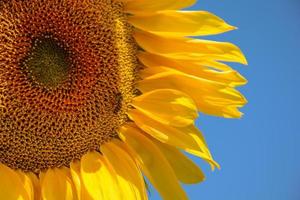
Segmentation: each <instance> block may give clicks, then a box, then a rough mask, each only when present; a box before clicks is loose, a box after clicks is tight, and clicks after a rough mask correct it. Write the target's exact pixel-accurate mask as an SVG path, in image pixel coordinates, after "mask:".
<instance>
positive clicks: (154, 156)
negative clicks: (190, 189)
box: [119, 125, 187, 200]
mask: <svg viewBox="0 0 300 200" xmlns="http://www.w3.org/2000/svg"><path fill="white" fill-rule="evenodd" d="M119 134H120V137H121V139H122V140H123V141H124V142H125V143H126V144H127V145H128V148H130V149H131V153H132V156H133V157H134V158H135V159H136V160H137V162H138V164H139V166H140V167H141V168H142V170H143V172H144V173H145V175H146V176H147V177H148V179H149V180H150V182H151V183H152V184H153V185H154V187H155V188H156V189H157V190H158V191H159V193H160V194H161V196H162V198H163V199H164V200H174V199H181V200H184V199H187V196H186V194H185V192H184V191H183V189H182V188H181V186H180V184H179V183H178V181H177V177H176V175H175V173H174V171H173V170H172V168H171V166H170V164H169V163H168V161H167V159H166V158H165V157H164V155H163V154H162V153H161V152H160V150H159V148H158V147H156V145H155V144H154V143H153V142H152V141H151V140H150V139H149V138H147V137H146V136H144V135H143V133H142V132H141V131H139V130H138V129H137V128H133V127H132V126H128V125H127V126H123V127H121V129H120V131H119Z"/></svg>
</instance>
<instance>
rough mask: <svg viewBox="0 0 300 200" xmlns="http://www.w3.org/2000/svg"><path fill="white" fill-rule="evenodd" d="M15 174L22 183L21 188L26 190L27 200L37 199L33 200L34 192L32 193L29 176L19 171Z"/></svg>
mask: <svg viewBox="0 0 300 200" xmlns="http://www.w3.org/2000/svg"><path fill="white" fill-rule="evenodd" d="M17 173H18V174H19V177H20V179H21V181H22V183H23V187H24V189H25V190H26V192H27V194H28V196H29V199H32V200H33V199H37V198H35V191H34V185H33V182H32V180H31V178H30V176H29V175H28V174H26V173H24V172H22V171H20V170H18V171H17Z"/></svg>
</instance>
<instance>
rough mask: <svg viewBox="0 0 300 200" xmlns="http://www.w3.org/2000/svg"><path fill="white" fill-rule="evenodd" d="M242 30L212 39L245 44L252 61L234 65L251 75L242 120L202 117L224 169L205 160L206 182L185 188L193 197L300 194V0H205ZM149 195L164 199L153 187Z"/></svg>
mask: <svg viewBox="0 0 300 200" xmlns="http://www.w3.org/2000/svg"><path fill="white" fill-rule="evenodd" d="M194 8H195V9H200V10H208V11H210V12H213V13H215V14H216V15H218V16H220V17H222V18H223V19H225V20H226V21H227V22H229V23H230V24H232V25H235V26H237V27H239V29H238V30H236V31H233V32H229V33H226V34H223V35H221V36H214V37H210V39H214V40H221V41H230V42H232V43H234V44H237V45H238V46H240V47H241V49H242V50H243V52H244V53H245V55H246V56H247V59H248V62H249V65H248V66H246V67H245V66H241V65H237V64H232V66H233V67H234V68H236V69H238V70H239V71H240V72H241V73H242V74H243V75H244V76H245V77H247V79H248V80H249V83H248V85H246V86H245V87H242V88H241V89H240V90H241V91H242V92H243V93H244V94H245V96H246V97H247V98H248V101H249V103H248V104H247V106H246V107H245V108H243V109H242V110H243V112H244V113H245V115H244V117H243V118H242V119H238V120H230V119H222V118H215V117H211V116H205V115H201V116H200V118H199V119H198V121H197V124H198V126H199V127H200V129H201V130H202V131H203V132H204V134H205V136H206V139H207V141H208V144H209V147H210V149H211V151H212V153H213V155H214V157H215V159H216V160H217V161H218V162H219V163H220V164H221V166H222V169H221V170H220V171H214V172H211V171H210V170H209V167H208V166H207V165H206V164H205V163H204V162H203V161H201V160H199V159H197V158H193V160H195V162H197V163H198V164H199V165H201V167H202V168H203V169H204V171H205V172H206V175H207V180H206V181H205V182H203V183H201V184H198V185H193V186H187V187H185V190H186V191H187V193H188V195H189V197H190V199H191V200H199V199H203V200H221V199H222V200H299V199H300V156H299V153H300V151H299V148H300V129H299V123H300V120H299V113H300V106H299V103H300V95H299V91H300V89H299V86H300V77H299V76H300V75H299V74H300V66H299V59H300V0H264V1H262V0H249V1H246V0H201V1H199V2H198V4H197V5H195V6H194ZM151 199H153V200H156V199H159V197H158V194H157V193H156V192H155V191H154V190H152V191H151Z"/></svg>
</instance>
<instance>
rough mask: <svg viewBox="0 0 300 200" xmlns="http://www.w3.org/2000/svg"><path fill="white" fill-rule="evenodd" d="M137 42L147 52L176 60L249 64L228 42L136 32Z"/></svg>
mask: <svg viewBox="0 0 300 200" xmlns="http://www.w3.org/2000/svg"><path fill="white" fill-rule="evenodd" d="M133 36H134V38H135V40H136V42H137V43H138V44H139V45H140V46H141V47H142V48H143V49H144V50H145V51H147V52H150V53H153V54H157V55H165V56H167V57H170V58H175V59H178V58H179V59H188V60H199V59H200V60H201V59H206V60H219V61H228V62H238V63H242V64H247V60H246V58H245V56H244V55H243V53H242V52H241V50H240V49H239V48H238V47H237V46H235V45H233V44H231V43H227V42H215V41H209V40H200V39H191V38H174V37H164V36H158V35H154V34H151V33H147V32H144V31H139V30H136V31H135V32H134V34H133Z"/></svg>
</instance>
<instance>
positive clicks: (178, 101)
mask: <svg viewBox="0 0 300 200" xmlns="http://www.w3.org/2000/svg"><path fill="white" fill-rule="evenodd" d="M132 104H133V106H134V107H135V108H136V109H138V110H140V111H141V112H143V113H144V114H146V115H147V116H149V117H151V118H153V119H156V120H159V121H160V122H161V123H163V124H166V125H172V126H178V127H181V126H187V125H189V124H192V123H193V122H194V120H195V119H196V118H197V117H198V114H197V107H196V106H195V104H194V102H193V100H192V99H191V98H189V97H188V96H187V95H186V94H184V93H182V92H179V91H177V90H169V89H163V90H154V91H151V92H147V93H145V94H143V95H141V96H138V97H136V98H134V100H133V103H132Z"/></svg>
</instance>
